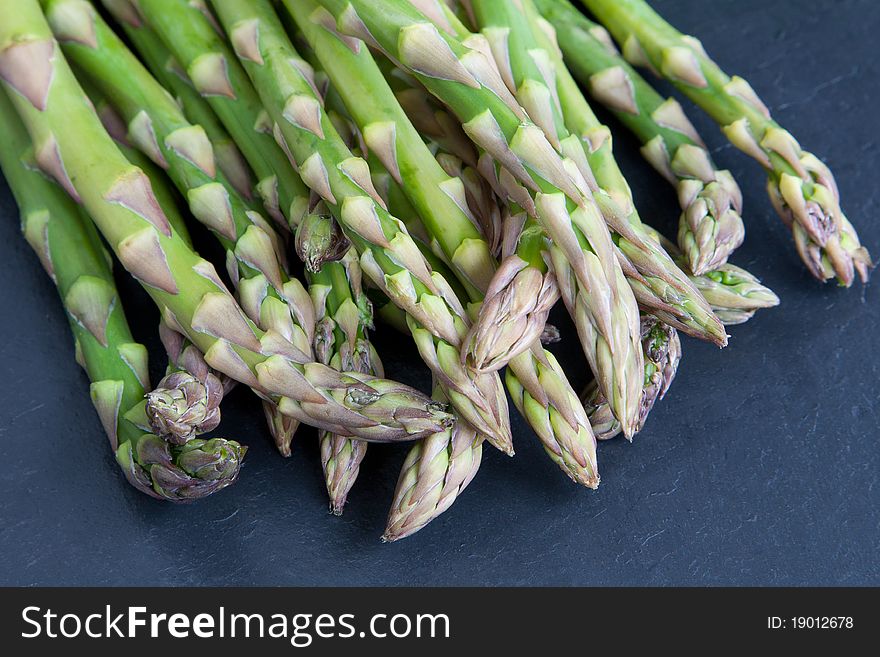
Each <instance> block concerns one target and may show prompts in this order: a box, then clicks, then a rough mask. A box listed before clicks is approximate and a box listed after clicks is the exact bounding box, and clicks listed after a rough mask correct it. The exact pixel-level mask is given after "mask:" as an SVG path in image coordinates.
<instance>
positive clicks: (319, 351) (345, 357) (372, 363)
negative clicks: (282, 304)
mask: <svg viewBox="0 0 880 657" xmlns="http://www.w3.org/2000/svg"><path fill="white" fill-rule="evenodd" d="M316 236H319V237H318V238H316ZM296 238H297V250H298V252H299V254H300V257H301V258H302V259H303V262H305V263H307V266H306V271H307V274H308V277H309V293H310V294H311V296H312V301H313V303H314V305H315V311H316V315H317V326H316V331H315V353H316V355H317V357H318V361H319V362H322V363H325V364H327V365H330V366H331V367H333V368H334V369H337V370H353V371H356V372H364V373H365V374H371V375H374V376H382V371H383V370H382V362H381V360H380V359H379V355H378V354H377V353H376V350H375V349H374V348H373V345H372V344H371V343H370V340H369V337H368V335H367V330H368V328H372V326H373V308H372V305H371V304H370V301H369V300H368V299H367V296H366V294H365V293H364V291H363V289H362V287H361V277H362V272H361V269H360V264H359V262H358V258H357V253H356V252H355V251H354V249H352V248H351V247H350V243H349V242H348V240H347V239H346V238H345V237H344V236H343V235H341V234H340V233H339V230H338V225H336V222H335V221H334V220H333V217H331V216H330V215H329V214H328V213H327V211H326V208H325V207H324V204H323V203H318V205H317V206H316V207H315V209H314V210H313V211H312V212H311V213H310V214H309V215H307V216H306V217H305V218H304V219H303V222H302V223H301V224H300V226H299V229H298V230H297V234H296ZM343 247H344V248H345V251H344V252H343V253H344V255H343V256H342V257H341V259H339V261H336V260H335V259H334V260H331V261H329V262H325V259H326V258H336V256H337V254H338V253H339V251H340V250H341V249H342V248H343ZM318 438H319V442H320V449H321V466H322V468H323V470H324V479H325V481H326V484H327V494H328V495H329V497H330V510H331V512H333V514H334V515H341V514H342V510H343V508H344V507H345V502H346V500H347V498H348V493H349V491H350V490H351V488H352V486H353V485H354V482H355V480H356V479H357V476H358V471H359V469H360V464H361V462H362V461H363V459H364V455H365V454H366V451H367V444H366V443H365V442H364V441H361V440H354V439H352V438H350V437H348V436H346V435H338V434H334V433H331V432H329V431H321V432H319V436H318Z"/></svg>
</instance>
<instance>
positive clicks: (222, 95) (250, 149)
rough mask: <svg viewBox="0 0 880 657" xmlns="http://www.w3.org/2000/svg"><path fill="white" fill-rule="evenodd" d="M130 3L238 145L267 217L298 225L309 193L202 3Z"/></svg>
mask: <svg viewBox="0 0 880 657" xmlns="http://www.w3.org/2000/svg"><path fill="white" fill-rule="evenodd" d="M105 1H107V0H105ZM115 1H116V2H121V1H123V0H115ZM129 2H130V3H131V5H132V9H131V10H129V13H131V14H132V15H133V16H135V17H137V20H138V21H142V22H146V23H147V24H148V25H149V26H150V27H151V28H152V29H153V30H154V31H155V32H156V33H157V34H158V35H159V37H160V38H161V39H162V41H163V42H164V44H165V46H166V47H167V48H168V50H170V51H171V53H172V54H173V55H174V57H175V59H176V60H177V61H178V62H179V63H180V65H181V66H182V67H183V69H184V70H185V71H186V75H187V77H188V78H189V80H191V81H192V83H193V85H194V86H195V88H196V90H197V91H198V92H199V93H200V94H201V95H202V96H203V97H204V98H205V100H207V101H208V103H209V104H210V105H211V108H212V109H213V110H214V112H215V113H216V115H217V116H218V117H219V118H220V120H221V122H222V123H223V125H224V126H225V127H226V129H227V130H228V131H229V134H230V135H232V138H233V139H234V140H235V142H236V144H238V147H239V148H240V149H241V152H242V153H243V154H244V156H245V159H247V161H248V163H249V164H250V166H251V169H252V170H253V172H254V174H255V175H256V177H257V193H258V194H259V196H260V197H261V198H262V199H263V204H264V206H265V207H266V210H267V212H269V213H270V214H271V215H272V216H273V217H274V218H275V219H276V221H279V222H283V221H284V219H285V218H286V220H287V221H288V222H289V224H291V225H296V224H298V223H299V221H300V219H302V217H303V216H304V215H305V213H306V212H307V211H308V207H309V204H308V201H309V194H308V190H307V189H306V188H305V186H304V185H303V184H302V180H300V179H299V177H298V176H297V175H296V172H295V171H293V169H292V167H291V166H290V163H289V162H288V161H287V158H286V157H285V154H284V152H283V151H282V150H281V149H280V148H279V147H278V145H277V144H276V143H275V140H274V139H273V137H272V134H271V122H269V121H268V120H267V116H266V113H265V110H264V109H263V107H262V105H261V103H260V99H259V96H258V94H257V92H256V90H255V89H254V88H253V86H252V85H251V83H250V80H248V77H247V74H246V73H245V72H244V70H242V68H241V66H240V65H239V63H238V61H237V60H236V59H235V56H234V54H233V53H232V52H231V51H230V49H229V46H228V45H227V44H226V43H225V42H224V40H223V38H222V36H221V34H219V33H218V27H217V25H216V22H215V21H214V18H213V15H212V14H211V12H210V11H209V10H208V8H207V7H206V6H205V4H204V3H203V2H195V1H194V2H189V1H188V0H137V2H133V1H132V0H129Z"/></svg>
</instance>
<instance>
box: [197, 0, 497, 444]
mask: <svg viewBox="0 0 880 657" xmlns="http://www.w3.org/2000/svg"><path fill="white" fill-rule="evenodd" d="M213 6H214V8H215V9H216V10H217V14H218V17H219V19H220V22H221V23H222V24H223V26H224V28H225V29H226V31H227V33H228V34H229V35H230V40H231V41H232V43H233V44H234V47H235V50H236V52H237V54H238V56H239V58H240V59H241V61H242V62H243V64H244V66H245V68H246V70H247V72H248V74H249V75H251V76H252V79H253V81H254V84H255V86H256V87H257V88H258V89H259V90H260V94H261V96H262V98H263V101H264V104H265V105H266V108H267V110H268V111H269V113H270V115H271V116H272V118H273V120H274V121H275V125H276V133H277V137H278V139H279V142H280V143H282V144H284V146H285V147H286V148H287V150H288V152H289V154H290V156H291V158H292V159H293V160H294V161H295V162H297V164H298V169H299V171H300V174H301V175H302V178H303V180H304V181H305V182H306V184H307V185H309V186H310V187H311V188H312V189H313V190H314V191H315V192H316V193H317V194H318V195H320V196H321V198H322V199H323V200H324V201H325V203H326V204H327V206H328V208H329V209H330V211H331V212H332V213H333V215H334V217H335V218H336V219H337V220H338V221H339V223H340V225H341V226H342V227H343V229H344V230H345V231H346V235H347V236H348V237H349V239H350V240H351V241H352V244H353V245H354V246H355V248H356V249H357V250H358V252H359V253H360V254H361V266H362V267H363V270H364V273H365V274H366V275H367V276H368V277H369V278H370V279H371V280H372V281H373V283H374V284H376V285H377V286H379V287H380V289H382V291H383V292H385V294H386V295H388V296H389V298H391V299H392V301H394V302H395V303H396V304H398V305H400V306H401V307H402V308H404V309H405V310H406V311H407V314H408V316H409V321H410V324H411V327H410V328H411V332H412V335H413V338H414V339H415V341H416V344H417V345H418V347H419V351H420V353H421V355H422V358H423V359H424V360H425V362H426V363H427V364H428V366H429V367H430V368H431V370H432V371H433V372H434V373H435V375H436V376H437V377H438V380H439V382H440V385H441V386H442V387H443V388H444V392H445V393H446V394H447V396H448V397H449V399H450V400H451V402H452V404H453V406H454V407H455V408H456V410H457V411H458V412H459V413H460V415H461V416H462V417H463V418H464V419H465V420H466V421H467V422H469V423H471V424H472V425H473V426H474V428H476V429H477V430H478V431H479V432H480V433H481V434H483V435H485V436H486V438H487V439H488V440H489V441H490V442H492V443H493V444H494V445H495V446H496V447H498V448H499V449H501V450H502V451H505V452H507V453H511V454H512V452H513V447H512V439H511V435H510V420H509V417H508V411H507V399H506V397H505V396H504V392H503V389H502V388H501V381H500V379H499V378H498V376H497V375H494V374H493V375H475V374H473V373H471V372H469V371H468V370H467V368H465V366H464V365H463V364H462V363H461V362H460V361H459V357H458V352H459V349H460V345H461V341H462V339H463V337H464V334H465V333H466V332H467V328H468V327H467V322H466V319H465V317H464V314H465V311H464V308H463V307H462V305H461V302H460V301H459V300H458V299H457V297H456V296H455V294H454V293H453V291H452V289H451V288H450V286H449V283H448V282H447V281H446V280H445V279H443V278H442V276H440V275H438V274H437V273H432V272H431V271H430V267H429V266H428V264H427V262H425V260H424V258H423V256H422V255H421V253H420V252H419V250H418V247H417V246H416V244H415V243H414V242H413V240H412V238H411V237H410V236H409V233H408V232H407V231H406V228H405V227H404V226H403V224H402V223H401V222H400V221H399V220H397V219H396V218H394V217H393V216H391V215H390V214H388V212H387V210H386V209H385V208H384V207H383V203H382V202H381V198H380V197H379V196H378V193H377V192H376V190H375V188H374V187H373V184H372V181H371V180H370V175H369V167H368V165H367V163H366V162H365V161H364V160H363V159H361V158H357V157H354V156H353V155H352V153H351V151H350V150H349V149H348V147H347V146H346V145H345V143H344V142H343V141H342V139H341V138H340V137H339V135H338V133H337V132H336V129H335V127H334V126H333V124H332V122H331V121H330V120H329V118H328V117H327V114H326V113H325V112H324V110H323V108H322V106H321V102H320V100H319V98H318V97H317V96H316V93H315V90H314V88H313V86H312V85H311V84H310V82H309V80H308V79H307V78H306V77H305V76H303V74H302V72H301V70H302V65H301V64H300V65H297V62H302V58H301V57H299V55H298V54H297V52H296V51H295V50H294V48H293V46H292V44H291V43H290V41H289V39H288V38H287V35H286V34H285V32H284V30H283V27H282V25H281V23H280V21H279V19H278V16H277V15H276V14H275V11H274V9H273V8H272V6H271V4H269V3H268V2H264V1H259V2H237V1H230V2H226V1H222V2H214V3H213Z"/></svg>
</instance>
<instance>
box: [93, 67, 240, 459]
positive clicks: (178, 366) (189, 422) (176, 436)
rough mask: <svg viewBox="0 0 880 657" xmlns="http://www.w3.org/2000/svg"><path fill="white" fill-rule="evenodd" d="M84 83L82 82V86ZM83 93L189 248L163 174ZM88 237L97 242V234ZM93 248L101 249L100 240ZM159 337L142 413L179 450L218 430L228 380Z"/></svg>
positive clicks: (98, 102)
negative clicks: (160, 350) (161, 357)
mask: <svg viewBox="0 0 880 657" xmlns="http://www.w3.org/2000/svg"><path fill="white" fill-rule="evenodd" d="M86 79H87V78H85V77H83V80H86ZM83 88H84V89H85V90H86V93H87V94H88V96H89V99H90V100H91V101H92V104H93V105H94V107H95V112H96V113H97V114H98V117H99V118H100V119H101V123H102V124H103V125H104V127H105V128H106V130H107V132H108V134H110V136H111V137H113V138H114V139H115V140H116V144H117V146H118V147H119V149H120V150H121V151H122V153H123V155H125V157H126V159H127V160H128V161H129V162H131V163H132V164H134V165H135V166H137V167H139V168H140V169H142V170H143V171H144V173H146V174H147V176H148V177H149V179H150V184H151V185H152V187H153V192H154V193H155V195H156V200H157V201H158V202H159V206H160V207H161V208H162V211H163V212H164V213H165V216H166V217H167V218H168V222H169V223H170V224H171V226H172V227H173V228H174V230H175V231H176V232H177V233H178V234H179V235H180V236H181V238H182V239H183V240H184V241H186V243H187V244H188V245H190V246H192V241H191V240H190V237H189V231H188V229H187V226H186V222H185V221H184V218H183V215H182V214H181V213H180V211H179V210H178V206H177V202H178V199H177V197H176V196H175V193H174V191H173V190H172V189H171V187H170V185H169V184H168V179H167V177H166V176H165V174H164V172H163V171H162V170H161V169H159V167H157V166H156V165H155V164H153V162H152V161H151V160H150V159H149V158H148V157H147V156H145V155H144V154H143V153H141V152H140V151H138V150H136V149H134V148H132V147H131V146H130V145H129V144H128V141H127V130H126V126H125V121H123V119H122V117H121V116H119V114H118V113H117V112H116V110H115V109H114V108H113V107H111V106H110V104H109V103H108V102H107V100H106V98H104V97H103V96H102V95H101V93H100V91H98V90H97V89H96V88H95V87H94V86H92V85H89V84H84V86H83ZM92 232H93V234H94V236H95V238H96V240H98V237H97V233H96V232H95V231H92ZM97 248H99V249H103V248H104V247H103V245H102V244H100V241H99V240H98V242H97ZM159 335H160V337H161V339H162V343H163V345H164V346H165V351H166V353H167V354H168V366H167V368H166V373H165V377H164V378H163V379H162V380H161V381H160V382H159V384H158V385H157V386H156V387H155V388H154V389H153V390H151V391H150V392H148V393H147V395H146V401H145V402H144V406H145V408H144V411H145V412H146V414H147V417H148V418H149V421H150V427H151V429H152V430H153V432H154V433H156V434H157V435H159V436H162V437H163V438H165V439H166V440H168V441H169V442H172V443H175V444H178V445H183V444H186V443H187V442H189V441H190V440H192V439H193V438H195V437H196V436H198V435H200V434H203V433H207V432H209V431H212V430H213V429H215V428H216V427H217V426H218V425H219V423H220V403H221V402H222V400H223V396H224V394H225V392H226V390H227V389H228V388H230V387H231V383H230V379H229V378H228V377H224V376H222V375H218V374H217V372H214V371H213V370H212V369H211V368H210V367H208V364H207V363H206V362H205V360H204V356H203V355H202V353H201V352H200V351H199V350H198V349H196V348H195V346H193V345H192V343H190V342H189V341H188V340H187V339H186V338H185V337H183V336H182V335H180V334H179V333H177V332H176V331H174V329H172V328H170V327H169V326H168V325H167V324H165V322H164V321H160V323H159Z"/></svg>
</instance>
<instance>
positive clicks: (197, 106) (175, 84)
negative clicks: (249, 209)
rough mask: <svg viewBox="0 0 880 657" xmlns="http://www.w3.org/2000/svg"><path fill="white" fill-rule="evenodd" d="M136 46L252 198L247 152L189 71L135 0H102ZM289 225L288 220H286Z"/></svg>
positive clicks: (237, 185)
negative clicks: (142, 15) (135, 5)
mask: <svg viewBox="0 0 880 657" xmlns="http://www.w3.org/2000/svg"><path fill="white" fill-rule="evenodd" d="M102 2H103V4H104V6H105V7H106V8H107V10H108V11H109V12H110V13H111V14H113V16H114V18H115V19H116V22H117V23H118V25H119V26H120V27H121V28H122V30H123V31H124V32H125V36H126V37H127V38H128V41H129V42H130V43H131V45H132V47H133V48H134V50H135V51H136V52H137V53H138V55H140V57H141V59H142V60H143V62H144V64H145V65H146V67H147V68H148V69H149V70H150V72H151V73H152V74H153V76H154V77H155V78H156V80H158V81H159V83H160V84H161V85H162V86H163V87H165V88H166V89H167V90H168V91H170V92H171V93H172V94H173V95H174V97H175V99H176V100H177V102H178V103H179V104H180V106H181V107H182V108H183V112H184V114H186V117H187V119H189V120H190V121H191V122H192V123H194V124H196V125H200V126H202V128H204V130H205V133H206V134H207V135H208V139H210V140H211V143H212V144H213V145H214V158H215V159H216V160H217V166H218V167H220V170H221V171H222V172H223V173H224V175H225V176H226V178H227V179H228V180H229V182H230V183H232V185H233V186H234V187H235V189H236V191H237V192H238V193H239V194H241V195H242V196H243V197H244V198H246V199H248V200H251V199H252V196H253V191H254V181H253V174H252V172H251V170H250V166H248V163H247V161H246V160H245V158H244V155H243V154H242V153H241V150H239V148H238V146H237V145H236V143H235V141H234V140H233V139H232V137H231V136H230V135H229V132H228V131H227V130H226V128H225V127H223V124H222V123H221V122H220V119H219V118H217V115H216V114H214V110H212V109H211V106H210V105H209V104H208V102H207V101H206V100H205V99H204V98H202V96H201V95H200V94H199V92H198V91H196V89H195V87H194V86H193V84H192V82H191V81H190V80H189V78H188V77H187V74H186V71H184V70H183V67H182V66H181V65H180V63H179V62H178V61H177V60H176V59H175V58H174V55H172V54H171V52H170V51H169V50H168V48H166V47H165V44H164V43H162V40H161V39H160V38H159V36H158V35H157V34H156V33H155V32H154V31H153V30H152V29H151V28H150V27H149V26H147V25H146V24H145V23H144V22H143V21H142V20H141V18H140V16H139V15H138V13H137V11H133V10H132V9H133V5H132V3H131V0H102ZM284 225H285V226H286V220H285V222H284Z"/></svg>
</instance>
